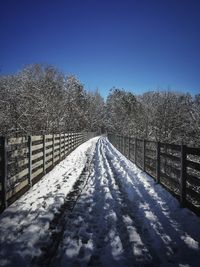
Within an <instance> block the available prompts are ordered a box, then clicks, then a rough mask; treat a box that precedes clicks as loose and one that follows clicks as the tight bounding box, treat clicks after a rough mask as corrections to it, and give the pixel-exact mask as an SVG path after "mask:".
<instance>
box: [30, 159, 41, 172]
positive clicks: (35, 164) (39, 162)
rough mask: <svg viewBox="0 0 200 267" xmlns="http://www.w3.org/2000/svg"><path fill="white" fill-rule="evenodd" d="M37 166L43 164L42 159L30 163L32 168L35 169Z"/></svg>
mask: <svg viewBox="0 0 200 267" xmlns="http://www.w3.org/2000/svg"><path fill="white" fill-rule="evenodd" d="M39 166H43V159H41V160H39V161H37V162H35V163H34V164H32V170H34V169H36V168H37V167H39Z"/></svg>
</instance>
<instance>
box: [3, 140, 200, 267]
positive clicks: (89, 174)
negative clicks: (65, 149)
mask: <svg viewBox="0 0 200 267" xmlns="http://www.w3.org/2000/svg"><path fill="white" fill-rule="evenodd" d="M90 162H91V164H90V167H89V168H84V166H85V164H87V165H89V163H90ZM78 177H79V178H78ZM77 179H78V180H77ZM79 180H80V181H84V180H85V183H83V182H80V183H79V184H82V189H81V191H80V190H79V193H80V192H81V194H80V196H79V198H78V200H77V201H76V202H74V203H75V204H76V205H75V206H74V207H73V209H71V210H70V211H68V212H67V211H66V210H64V209H61V210H59V208H60V207H61V206H64V205H63V203H64V202H66V195H67V194H68V196H69V195H70V192H72V187H73V185H75V184H77V181H79ZM76 188H77V187H76ZM70 190H71V191H70ZM76 190H77V189H76ZM76 190H75V189H74V192H75V191H76ZM54 191H55V192H54ZM60 213H62V214H61V215H62V216H61V217H62V219H58V220H55V218H57V217H59V216H60V215H59V214H60ZM53 220H55V221H56V222H57V224H60V226H61V227H60V228H59V227H58V229H60V230H59V232H60V235H56V237H55V238H54V239H53V235H52V233H53V232H52V229H53V228H55V225H54V224H55V222H54V224H52V221H53ZM52 225H53V226H52ZM54 230H55V229H54ZM58 238H59V242H58ZM54 240H55V241H56V242H57V245H56V246H53V242H54ZM0 246H1V252H0V259H1V260H0V266H34V265H37V266H39V265H42V266H51V267H56V266H61V267H62V266H63V267H64V266H65V267H66V266H108V267H110V266H111V267H112V266H123V267H126V266H180V267H183V266H185V267H186V266H199V265H200V218H199V217H197V216H196V215H194V214H193V213H192V212H191V211H189V210H188V209H181V208H180V205H179V203H178V201H177V200H176V199H175V198H174V197H173V196H171V195H170V193H168V192H167V191H166V190H165V189H164V188H162V187H161V186H160V185H158V184H156V183H155V182H154V180H153V179H152V178H151V177H149V176H148V175H147V174H145V173H144V172H142V171H141V170H140V169H138V168H137V167H136V166H135V165H134V164H133V163H131V162H130V161H129V160H127V159H126V158H125V157H124V156H123V155H122V154H121V153H120V152H118V151H117V150H116V149H115V148H114V147H113V146H112V145H111V144H110V143H109V142H108V141H107V139H106V138H100V139H98V138H95V139H92V140H90V141H88V142H86V143H85V144H83V145H82V146H80V147H79V148H77V149H76V150H75V151H74V152H73V153H72V154H71V155H69V156H68V157H67V158H66V159H65V160H64V161H63V162H61V163H60V164H59V165H58V166H57V167H55V169H54V170H52V172H50V173H49V174H47V175H46V176H45V177H44V178H43V179H42V180H41V181H40V182H39V183H38V184H36V185H35V186H34V187H33V189H31V190H30V191H29V192H27V193H26V195H24V196H23V197H22V198H21V199H20V200H18V201H17V202H15V203H14V204H13V205H12V206H11V207H9V208H8V209H7V210H6V211H5V212H4V213H3V214H2V215H1V217H0ZM42 251H43V252H42ZM44 251H45V253H44ZM48 251H49V253H48ZM35 259H36V260H35Z"/></svg>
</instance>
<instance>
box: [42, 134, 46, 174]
mask: <svg viewBox="0 0 200 267" xmlns="http://www.w3.org/2000/svg"><path fill="white" fill-rule="evenodd" d="M45 165H46V136H45V135H43V171H44V173H46V166H45Z"/></svg>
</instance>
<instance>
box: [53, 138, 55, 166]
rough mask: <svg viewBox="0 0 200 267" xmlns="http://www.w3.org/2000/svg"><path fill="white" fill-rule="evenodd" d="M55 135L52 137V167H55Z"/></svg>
mask: <svg viewBox="0 0 200 267" xmlns="http://www.w3.org/2000/svg"><path fill="white" fill-rule="evenodd" d="M54 140H55V138H54V134H53V136H52V165H53V166H54V143H55V141H54Z"/></svg>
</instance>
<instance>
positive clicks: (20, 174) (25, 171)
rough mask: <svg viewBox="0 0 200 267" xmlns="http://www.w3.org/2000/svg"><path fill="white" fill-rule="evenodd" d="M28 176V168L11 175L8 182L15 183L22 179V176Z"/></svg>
mask: <svg viewBox="0 0 200 267" xmlns="http://www.w3.org/2000/svg"><path fill="white" fill-rule="evenodd" d="M27 174H28V168H26V169H24V170H22V171H20V172H18V173H17V174H15V175H13V176H12V177H10V178H9V179H8V180H9V181H11V183H14V182H16V181H17V180H18V179H21V178H23V177H24V176H26V175H27Z"/></svg>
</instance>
